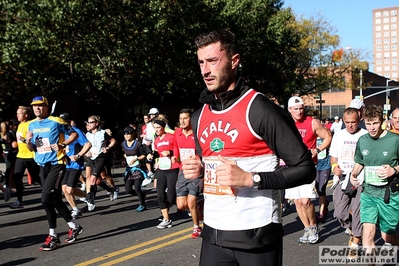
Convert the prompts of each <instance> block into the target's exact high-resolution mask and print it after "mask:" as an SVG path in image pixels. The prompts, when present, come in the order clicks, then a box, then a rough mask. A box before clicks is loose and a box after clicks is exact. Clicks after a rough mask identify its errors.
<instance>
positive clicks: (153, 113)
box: [148, 107, 159, 115]
mask: <svg viewBox="0 0 399 266" xmlns="http://www.w3.org/2000/svg"><path fill="white" fill-rule="evenodd" d="M148 114H149V115H156V114H159V111H158V109H157V108H154V107H153V108H151V109H150V111H149V112H148Z"/></svg>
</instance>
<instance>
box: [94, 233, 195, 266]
mask: <svg viewBox="0 0 399 266" xmlns="http://www.w3.org/2000/svg"><path fill="white" fill-rule="evenodd" d="M187 238H191V235H185V236H182V237H179V238H176V239H173V240H171V241H167V242H165V243H162V244H159V245H156V246H153V247H150V248H146V249H144V250H141V251H138V252H135V253H133V254H130V255H126V256H123V257H121V258H119V259H115V260H112V261H111V262H107V263H104V264H100V266H111V265H115V264H117V263H119V262H123V261H125V260H129V259H132V258H134V257H137V256H140V255H143V254H146V253H148V252H151V251H154V250H156V249H160V248H163V247H166V246H169V245H172V244H174V243H177V242H180V241H183V240H185V239H187Z"/></svg>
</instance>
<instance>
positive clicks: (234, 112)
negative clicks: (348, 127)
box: [196, 89, 281, 230]
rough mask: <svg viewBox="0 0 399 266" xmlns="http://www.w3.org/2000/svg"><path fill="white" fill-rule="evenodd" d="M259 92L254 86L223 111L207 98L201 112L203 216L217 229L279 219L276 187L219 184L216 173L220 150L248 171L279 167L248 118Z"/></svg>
mask: <svg viewBox="0 0 399 266" xmlns="http://www.w3.org/2000/svg"><path fill="white" fill-rule="evenodd" d="M258 95H259V93H257V92H256V91H254V90H252V89H250V90H248V91H247V92H246V93H245V94H244V95H243V96H241V97H240V98H239V99H238V100H237V101H236V102H235V103H234V104H233V105H232V106H230V107H229V108H227V109H225V110H222V111H215V110H212V109H211V107H210V106H209V105H207V104H205V105H204V106H203V108H202V110H201V113H200V116H199V120H198V127H197V132H196V134H197V138H198V142H199V144H200V146H201V149H202V159H203V163H204V166H205V172H204V195H205V196H204V197H205V199H206V200H205V208H204V210H205V212H204V219H205V220H204V222H205V223H206V224H207V225H209V226H211V227H213V228H215V229H219V230H246V229H252V228H259V227H263V226H265V225H267V224H270V223H271V222H274V223H281V219H280V218H279V217H278V214H277V213H278V206H277V202H279V197H280V193H279V191H278V190H258V189H257V188H240V189H233V188H230V187H223V186H220V185H219V184H218V182H217V178H216V167H217V166H218V165H220V164H221V162H220V161H219V160H218V157H217V156H218V155H221V156H223V157H226V158H227V159H230V160H234V161H236V162H237V165H238V166H239V167H240V168H242V169H243V170H245V171H248V172H269V171H270V172H272V171H274V170H275V169H276V168H277V167H278V159H277V157H276V155H275V154H274V153H273V151H272V150H271V149H270V148H269V147H268V145H267V144H266V142H265V141H264V140H263V139H262V138H261V137H260V136H259V135H258V134H256V133H255V131H254V130H253V128H252V127H251V125H250V123H249V110H250V107H251V104H252V102H253V100H254V99H255V97H256V96H258ZM266 115H268V114H265V116H266ZM238 206H251V208H240V207H238ZM231 221H234V223H232V222H231Z"/></svg>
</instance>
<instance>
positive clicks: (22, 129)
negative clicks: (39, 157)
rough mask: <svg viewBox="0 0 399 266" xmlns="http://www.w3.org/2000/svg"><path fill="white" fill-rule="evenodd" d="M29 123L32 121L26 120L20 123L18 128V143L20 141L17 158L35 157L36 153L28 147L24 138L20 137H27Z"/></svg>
mask: <svg viewBox="0 0 399 266" xmlns="http://www.w3.org/2000/svg"><path fill="white" fill-rule="evenodd" d="M29 123H30V121H25V122H22V123H20V124H19V125H18V129H17V143H18V154H17V158H21V159H33V158H34V154H35V153H34V152H33V151H30V150H29V149H28V147H27V146H26V143H25V142H22V140H20V137H22V138H24V139H26V132H27V131H28V126H29Z"/></svg>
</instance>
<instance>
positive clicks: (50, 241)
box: [40, 235, 61, 251]
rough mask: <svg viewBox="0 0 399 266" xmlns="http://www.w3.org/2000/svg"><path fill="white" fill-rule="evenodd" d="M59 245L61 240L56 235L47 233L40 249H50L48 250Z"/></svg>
mask: <svg viewBox="0 0 399 266" xmlns="http://www.w3.org/2000/svg"><path fill="white" fill-rule="evenodd" d="M60 245H61V242H60V239H59V238H58V237H55V236H50V235H49V236H48V237H47V238H46V241H44V244H43V245H42V246H41V247H40V250H44V251H50V250H53V249H55V248H57V247H58V246H60Z"/></svg>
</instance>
